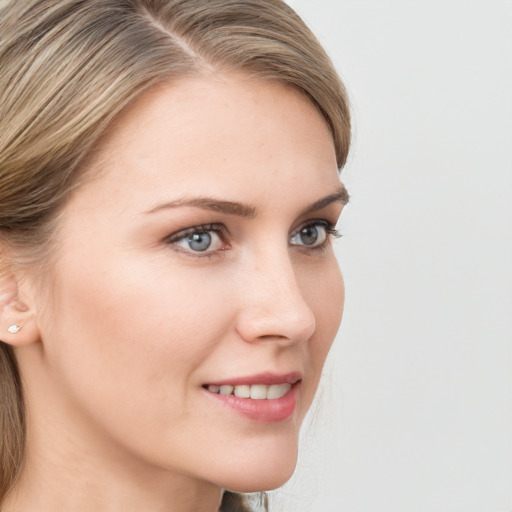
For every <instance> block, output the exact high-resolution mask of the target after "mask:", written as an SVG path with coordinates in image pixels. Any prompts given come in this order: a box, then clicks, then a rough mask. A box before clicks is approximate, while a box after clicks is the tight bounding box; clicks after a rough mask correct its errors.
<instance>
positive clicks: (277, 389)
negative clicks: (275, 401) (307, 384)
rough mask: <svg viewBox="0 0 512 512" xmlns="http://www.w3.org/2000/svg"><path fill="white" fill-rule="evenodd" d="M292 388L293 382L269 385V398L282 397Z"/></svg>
mask: <svg viewBox="0 0 512 512" xmlns="http://www.w3.org/2000/svg"><path fill="white" fill-rule="evenodd" d="M291 388H292V386H291V384H274V385H272V386H269V387H268V391H267V398H281V397H282V396H284V395H286V393H288V391H290V389H291Z"/></svg>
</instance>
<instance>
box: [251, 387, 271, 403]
mask: <svg viewBox="0 0 512 512" xmlns="http://www.w3.org/2000/svg"><path fill="white" fill-rule="evenodd" d="M251 398H252V399H254V400H263V399H264V398H267V386H265V385H263V384H253V385H252V386H251Z"/></svg>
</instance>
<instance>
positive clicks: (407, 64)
mask: <svg viewBox="0 0 512 512" xmlns="http://www.w3.org/2000/svg"><path fill="white" fill-rule="evenodd" d="M289 3H290V4H291V5H292V7H294V8H295V9H296V10H297V11H298V12H299V14H301V16H302V17H303V18H304V19H305V20H306V21H307V22H308V24H309V25H310V26H311V28H312V29H313V31H314V32H315V33H316V34H317V36H318V37H319V39H320V40H321V42H322V43H323V44H324V46H325V47H326V48H327V50H328V52H329V54H330V55H331V57H332V58H333V60H334V62H335V64H336V66H337V68H338V70H339V71H340V73H341V75H342V77H343V79H344V81H345V83H346V85H347V88H348V90H349V94H350V98H351V102H352V110H353V115H354V135H355V138H354V145H353V149H352V154H351V157H350V161H349V164H348V165H347V167H346V169H345V170H344V171H343V173H342V179H343V181H344V182H345V183H346V185H347V187H348V189H349V191H350V193H351V196H352V202H351V204H350V205H349V207H348V208H347V209H346V212H345V213H344V215H343V218H342V222H341V229H342V231H343V232H344V238H342V240H341V241H340V242H338V243H337V251H338V254H339V256H340V262H341V266H342V269H343V272H344V276H345V280H346V289H347V298H346V308H345V317H344V320H343V324H342V328H341V330H340V333H339V336H338V338H337V340H336V342H335V346H334V348H333V351H332V353H331V356H330V359H329V361H328V363H327V366H326V370H325V378H324V381H323V384H322V388H321V396H320V401H319V404H318V407H317V408H316V412H314V413H313V414H312V415H311V419H312V420H313V421H312V425H309V426H307V428H306V429H305V430H304V436H303V447H302V453H301V459H300V461H299V469H298V470H297V472H296V475H295V476H294V478H293V479H292V481H291V482H290V483H289V484H287V486H285V488H284V489H282V490H280V491H277V492H275V493H273V494H272V496H271V505H272V506H271V510H272V511H273V512H283V511H285V512H306V511H307V512H511V511H512V2H511V1H507V0H501V1H500V0H480V1H474V0H443V1H441V0H433V1H432V0H430V1H428V2H427V1H421V2H420V1H414V0H389V1H387V0H330V1H329V0H290V2H289Z"/></svg>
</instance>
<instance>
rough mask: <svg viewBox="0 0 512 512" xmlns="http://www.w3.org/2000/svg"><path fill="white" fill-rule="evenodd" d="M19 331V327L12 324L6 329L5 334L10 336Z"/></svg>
mask: <svg viewBox="0 0 512 512" xmlns="http://www.w3.org/2000/svg"><path fill="white" fill-rule="evenodd" d="M20 330H21V325H18V324H12V325H10V326H9V327H8V328H7V332H8V333H10V334H16V333H17V332H19V331H20Z"/></svg>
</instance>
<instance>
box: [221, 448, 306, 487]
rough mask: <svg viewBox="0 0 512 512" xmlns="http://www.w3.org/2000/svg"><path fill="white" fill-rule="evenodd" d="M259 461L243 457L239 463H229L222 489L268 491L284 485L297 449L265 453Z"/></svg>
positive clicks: (295, 462) (290, 473) (293, 466)
mask: <svg viewBox="0 0 512 512" xmlns="http://www.w3.org/2000/svg"><path fill="white" fill-rule="evenodd" d="M263 455H264V457H263V460H261V457H258V459H260V460H259V461H254V460H251V459H250V457H244V458H243V460H241V461H239V463H236V464H231V471H230V474H227V475H224V476H225V478H224V479H223V482H222V484H221V485H220V486H221V487H223V488H224V489H228V490H229V491H232V492H241V493H251V492H259V491H270V490H272V489H277V488H278V487H281V486H282V485H284V484H285V483H286V482H287V481H288V480H289V479H290V478H291V476H292V475H293V473H294V471H295V466H296V464H297V450H296V449H295V451H294V453H287V454H283V453H282V451H280V452H278V453H265V454H263Z"/></svg>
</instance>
